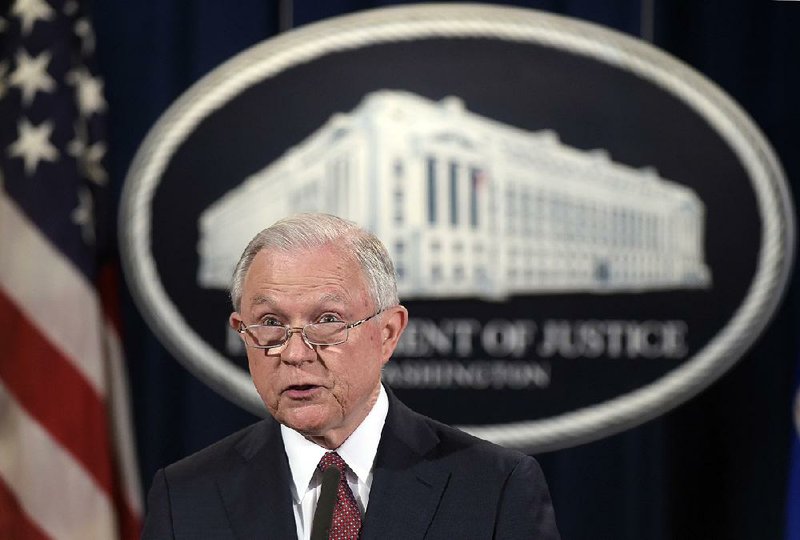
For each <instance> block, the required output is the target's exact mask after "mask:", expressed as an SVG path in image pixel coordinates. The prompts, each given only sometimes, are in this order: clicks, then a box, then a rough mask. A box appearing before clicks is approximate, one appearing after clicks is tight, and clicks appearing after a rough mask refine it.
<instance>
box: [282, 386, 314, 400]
mask: <svg viewBox="0 0 800 540" xmlns="http://www.w3.org/2000/svg"><path fill="white" fill-rule="evenodd" d="M320 388H322V387H321V386H319V385H316V384H293V385H291V386H288V387H286V389H285V390H284V391H283V393H284V395H286V396H288V397H290V398H292V399H307V398H310V397H312V396H313V395H314V394H315V393H316V391H317V390H319V389H320Z"/></svg>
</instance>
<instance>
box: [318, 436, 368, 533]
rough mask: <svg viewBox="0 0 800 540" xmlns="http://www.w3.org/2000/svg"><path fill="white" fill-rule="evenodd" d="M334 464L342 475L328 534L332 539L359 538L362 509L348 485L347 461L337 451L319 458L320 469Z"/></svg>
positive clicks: (322, 469) (323, 469)
mask: <svg viewBox="0 0 800 540" xmlns="http://www.w3.org/2000/svg"><path fill="white" fill-rule="evenodd" d="M331 465H333V466H334V467H336V468H337V469H339V470H340V471H342V475H341V476H340V477H339V486H338V487H337V489H336V506H335V507H334V508H333V522H332V523H331V532H330V535H328V538H329V539H330V540H354V539H357V538H358V533H359V532H360V531H361V511H360V510H359V509H358V504H357V503H356V499H355V497H353V492H352V491H350V486H349V485H347V478H346V477H345V476H346V475H345V472H346V471H347V463H345V462H344V460H343V459H342V458H341V456H339V454H337V453H336V452H328V453H327V454H325V455H324V456H322V459H320V460H319V465H318V467H319V469H320V470H321V471H325V469H327V468H328V467H330V466H331Z"/></svg>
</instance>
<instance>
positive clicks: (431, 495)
mask: <svg viewBox="0 0 800 540" xmlns="http://www.w3.org/2000/svg"><path fill="white" fill-rule="evenodd" d="M438 442H439V439H438V437H437V436H436V434H435V433H434V432H433V431H432V430H431V429H430V427H429V426H428V425H427V424H425V423H424V422H422V421H421V420H420V419H419V418H418V416H417V415H416V413H414V412H412V411H411V410H410V409H409V408H408V407H406V406H405V405H403V404H402V403H401V402H400V401H398V400H397V398H395V397H394V395H392V394H391V392H389V413H388V415H387V417H386V424H385V425H384V428H383V433H382V435H381V442H380V445H379V446H378V453H377V456H376V458H375V469H374V476H373V481H372V488H371V491H370V496H369V506H368V508H367V515H366V516H365V519H364V525H363V528H362V532H361V538H362V539H363V540H369V539H378V538H380V539H390V538H403V539H411V538H423V537H424V536H425V532H426V531H427V530H428V527H429V525H430V523H431V520H432V519H433V516H434V514H435V513H436V508H437V507H438V505H439V501H440V499H441V497H442V493H443V492H444V489H445V486H446V485H447V481H448V479H449V478H450V471H449V470H443V469H442V468H441V467H437V466H436V465H434V463H433V462H431V461H429V460H428V456H429V454H430V452H431V451H432V450H433V449H434V448H435V447H436V445H437V444H438Z"/></svg>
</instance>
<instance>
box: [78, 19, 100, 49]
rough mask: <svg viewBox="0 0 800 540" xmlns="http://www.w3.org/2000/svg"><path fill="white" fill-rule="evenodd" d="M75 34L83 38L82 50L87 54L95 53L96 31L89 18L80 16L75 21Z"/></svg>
mask: <svg viewBox="0 0 800 540" xmlns="http://www.w3.org/2000/svg"><path fill="white" fill-rule="evenodd" d="M75 34H76V35H77V36H78V37H80V38H81V52H83V54H84V55H85V56H89V55H91V54H94V45H95V38H94V31H93V30H92V25H91V24H89V21H88V20H87V19H85V18H80V19H78V20H77V21H75Z"/></svg>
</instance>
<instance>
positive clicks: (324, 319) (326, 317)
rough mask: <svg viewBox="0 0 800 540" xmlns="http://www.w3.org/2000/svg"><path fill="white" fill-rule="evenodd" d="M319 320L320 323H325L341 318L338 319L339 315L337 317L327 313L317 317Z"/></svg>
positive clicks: (338, 320) (339, 320)
mask: <svg viewBox="0 0 800 540" xmlns="http://www.w3.org/2000/svg"><path fill="white" fill-rule="evenodd" d="M319 322H321V323H326V322H342V319H340V318H339V317H337V316H336V315H331V314H328V315H323V316H322V317H320V318H319Z"/></svg>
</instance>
